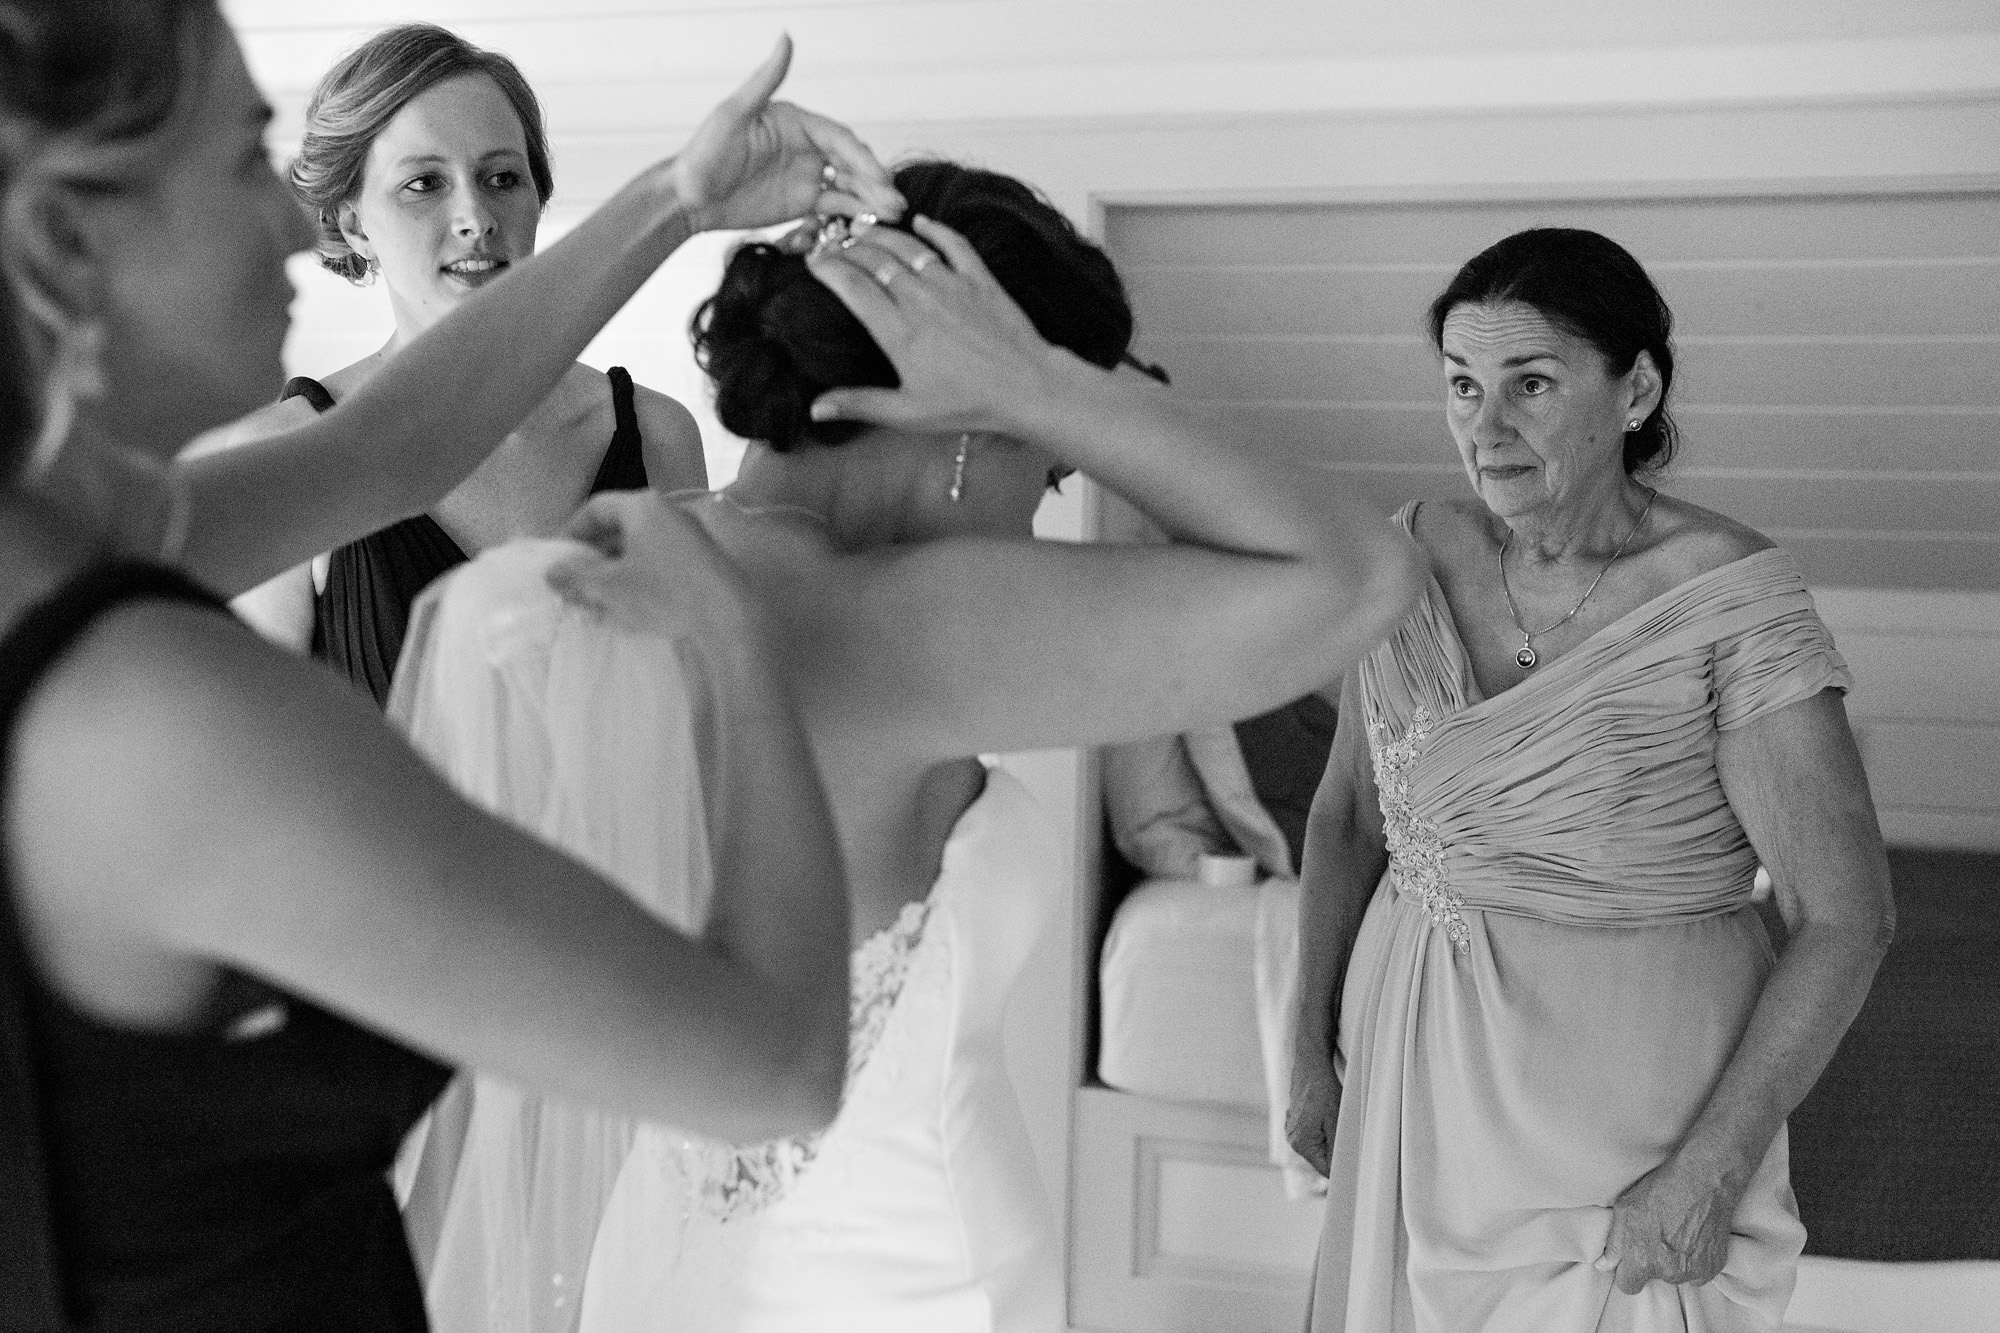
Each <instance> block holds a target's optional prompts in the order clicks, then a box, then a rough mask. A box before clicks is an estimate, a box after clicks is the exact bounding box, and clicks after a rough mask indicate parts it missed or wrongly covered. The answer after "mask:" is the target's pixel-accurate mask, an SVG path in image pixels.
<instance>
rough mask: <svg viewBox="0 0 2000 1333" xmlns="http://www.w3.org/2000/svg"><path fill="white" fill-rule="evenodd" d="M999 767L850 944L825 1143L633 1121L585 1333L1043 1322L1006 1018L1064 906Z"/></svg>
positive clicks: (1038, 836) (1008, 1328) (1049, 1274)
mask: <svg viewBox="0 0 2000 1333" xmlns="http://www.w3.org/2000/svg"><path fill="white" fill-rule="evenodd" d="M1041 824H1042V821H1041V816H1040V813H1039V811H1038V810H1037V809H1036V808H1035V806H1034V803H1033V801H1032V800H1031V798H1030V797H1029V796H1028V795H1027V793H1026V791H1025V790H1024V789H1023V788H1022V787H1021V785H1020V784H1019V782H1017V781H1016V780H1015V779H1014V778H1013V777H1012V776H1011V775H1010V774H1008V773H1007V771H1006V770H1005V769H1004V768H998V767H996V768H993V769H991V770H990V771H989V773H988V777H987V783H986V790H985V792H984V793H982V795H981V796H980V797H979V799H978V800H977V801H975V802H974V803H973V805H972V806H971V808H969V809H968V810H967V811H966V812H965V814H964V815H963V816H962V817H961V818H960V820H959V823H958V826H957V828H956V829H954V831H953V833H952V836H951V839H950V841H949V842H948V843H947V844H946V847H945V853H944V862H943V869H942V872H941V873H940V874H939V876H938V880H937V883H936V884H935V886H934V887H933V888H932V890H931V893H930V896H929V897H928V898H927V899H926V900H925V901H924V902H922V903H912V904H910V905H909V906H907V907H906V908H905V909H904V911H903V913H902V916H901V917H900V918H899V919H898V920H897V921H896V922H895V924H893V925H892V926H890V927H888V928H887V929H885V930H883V931H881V932H879V933H878V934H876V935H875V936H873V937H872V938H871V939H869V940H868V941H866V942H865V943H864V944H862V946H861V947H860V948H859V949H857V950H856V952H855V960H854V969H853V976H854V982H853V986H854V992H853V999H854V1003H853V1008H852V1011H851V1014H852V1024H851V1032H852V1044H851V1054H850V1060H849V1077H848V1084H847V1091H846V1095H845V1097H844V1099H843V1102H842V1105H841V1109H840V1113H839V1115H838V1116H837V1117H836V1118H835V1120H834V1122H833V1124H832V1125H831V1126H829V1127H828V1129H827V1130H826V1131H825V1133H823V1134H820V1135H817V1136H814V1137H813V1138H811V1139H808V1140H785V1141H783V1142H782V1143H780V1144H778V1145H760V1146H758V1147H754V1148H749V1149H739V1150H734V1151H733V1152H732V1150H727V1149H721V1150H718V1149H715V1148H714V1147H712V1146H709V1145H698V1144H695V1143H693V1142H692V1141H691V1140H689V1139H688V1138H686V1137H685V1136H683V1135H679V1134H677V1133H675V1132H674V1131H671V1130H665V1129H656V1128H653V1127H643V1128H641V1129H640V1131H639V1133H638V1135H637V1139H636V1141H635V1143H634V1145H633V1149H632V1152H631V1155H630V1156H629V1157H628V1158H627V1159H626V1162H625V1169H624V1171H623V1172H622V1173H621V1175H620V1177H619V1180H618V1185H617V1187H616V1189H615V1190H614V1192H613V1195H612V1199H611V1204H610V1207H609V1209H608V1210H607V1212H606V1215H605V1219H604V1222H603V1224H602V1227H601V1228H600V1230H599V1232H598V1237H597V1244H596V1248H595V1250H594V1251H593V1253H592V1256H591V1262H590V1266H589V1270H588V1276H587V1279H586V1290H585V1295H584V1309H583V1322H582V1329H583V1333H794V1331H796V1333H805V1331H806V1330H812V1333H848V1331H850V1330H851V1331H852V1333H864V1331H865V1333H1046V1331H1047V1330H1050V1329H1056V1328H1060V1327H1061V1326H1062V1321H1061V1306H1062V1303H1061V1282H1060V1278H1059V1270H1058V1266H1057V1260H1056V1246H1055V1233H1054V1221H1053V1216H1052V1214H1051V1212H1050V1209H1049V1205H1048V1202H1047V1199H1046V1197H1045V1196H1044V1193H1043V1190H1042V1186H1041V1179H1040V1176H1039V1174H1038V1171H1037V1168H1036V1165H1035V1161H1034V1154H1033V1149H1032V1146H1031V1145H1030V1143H1029V1141H1028V1137H1027V1132H1026V1127H1025V1125H1024V1123H1023V1121H1022V1119H1021V1114H1020V1109H1019V1105H1018V1102H1017V1100H1016V1098H1015V1095H1014V1090H1013V1086H1012V1084H1011V1083H1010V1082H1009V1081H1008V1079H1007V1073H1006V1069H1005V1066H1004V1062H1003V1059H1002V1055H1001V1037H1000V1018H1001V1014H1002V1011H1003V1009H1004V1006H1005V1001H1006V998H1007V994H1008V992H1009V990H1010V989H1011V988H1012V986H1013V983H1014V981H1015V979H1016V978H1017V977H1018V976H1019V974H1020V971H1021V968H1022V966H1023V965H1024V964H1025V963H1026V961H1027V958H1028V956H1029V954H1030V952H1031V951H1032V949H1033V947H1034V944H1035V942H1036V940H1037V938H1038V937H1039V936H1040V934H1041V932H1042V929H1043V927H1044V926H1045V925H1046V924H1047V922H1048V921H1049V920H1050V919H1051V918H1052V916H1053V915H1054V913H1055V911H1056V910H1058V908H1059V905H1060V903H1061V901H1062V900H1063V893H1062V879H1061V876H1060V875H1059V874H1058V873H1056V870H1055V867H1054V864H1053V861H1052V859H1051V856H1050V855H1049V852H1048V848H1049V839H1048V837H1047V834H1046V831H1045V829H1043V828H1042V827H1041Z"/></svg>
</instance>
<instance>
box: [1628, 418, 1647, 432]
mask: <svg viewBox="0 0 2000 1333" xmlns="http://www.w3.org/2000/svg"><path fill="white" fill-rule="evenodd" d="M1644 424H1645V423H1644V422H1643V421H1640V420H1639V418H1637V417H1633V418H1632V419H1631V420H1630V421H1628V422H1626V423H1625V429H1626V430H1628V431H1634V430H1637V429H1639V427H1641V426H1643V425H1644Z"/></svg>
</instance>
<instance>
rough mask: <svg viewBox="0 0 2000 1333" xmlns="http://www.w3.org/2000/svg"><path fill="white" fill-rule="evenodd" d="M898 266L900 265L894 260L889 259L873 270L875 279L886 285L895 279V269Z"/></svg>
mask: <svg viewBox="0 0 2000 1333" xmlns="http://www.w3.org/2000/svg"><path fill="white" fill-rule="evenodd" d="M900 267H901V265H899V264H897V263H896V261H895V260H893V259H892V260H890V261H889V262H888V263H886V264H884V265H882V267H880V268H878V269H876V270H875V281H877V282H879V283H881V284H882V285H883V286H884V287H887V286H888V285H889V284H890V283H891V282H894V281H895V280H896V271H897V269H898V268H900Z"/></svg>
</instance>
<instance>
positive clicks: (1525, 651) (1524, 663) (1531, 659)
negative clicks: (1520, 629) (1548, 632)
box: [1514, 643, 1538, 671]
mask: <svg viewBox="0 0 2000 1333" xmlns="http://www.w3.org/2000/svg"><path fill="white" fill-rule="evenodd" d="M1537 660H1538V659H1537V658H1536V657H1535V650H1534V649H1533V648H1530V647H1529V646H1528V645H1527V644H1525V643H1524V644H1522V645H1521V651H1520V652H1518V653H1515V654H1514V661H1515V662H1516V663H1518V664H1519V665H1520V668H1521V670H1523V671H1526V670H1527V669H1528V668H1529V667H1531V666H1533V665H1534V664H1535V662H1536V661H1537Z"/></svg>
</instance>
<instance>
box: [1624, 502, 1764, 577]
mask: <svg viewBox="0 0 2000 1333" xmlns="http://www.w3.org/2000/svg"><path fill="white" fill-rule="evenodd" d="M1653 532H1654V536H1653V540H1652V542H1651V544H1650V547H1649V550H1648V554H1649V555H1650V556H1651V557H1652V563H1653V565H1654V566H1655V568H1656V569H1658V570H1659V571H1661V573H1662V574H1663V575H1664V576H1666V577H1667V578H1668V579H1669V580H1670V581H1671V582H1673V583H1682V582H1685V581H1686V580H1688V579H1691V578H1696V577H1699V576H1700V575H1703V574H1706V573H1708V572H1709V571H1711V570H1715V569H1720V568H1722V567H1723V566H1724V565H1729V564H1734V563H1735V562H1736V561H1738V560H1741V559H1743V558H1744V557H1745V556H1751V555H1755V554H1756V553H1757V552H1759V551H1768V550H1770V549H1771V548H1772V547H1774V546H1775V545H1776V544H1777V543H1775V542H1773V541H1772V540H1771V539H1770V538H1769V537H1766V536H1765V535H1764V534H1763V533H1761V532H1759V531H1757V530H1756V529H1755V528H1753V527H1751V526H1750V525H1749V524H1747V523H1739V522H1737V521H1736V520H1735V519H1733V518H1730V517H1729V516H1728V515H1727V514H1718V513H1717V512H1715V511H1714V510H1713V509H1707V508H1704V507H1703V506H1701V505H1698V504H1695V503H1693V502H1692V501H1689V500H1683V499H1681V498H1679V497H1678V496H1673V495H1668V494H1667V493H1666V492H1664V491H1662V492H1661V493H1660V498H1659V499H1658V500H1657V501H1656V502H1655V503H1654V515H1653Z"/></svg>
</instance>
